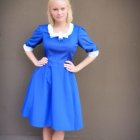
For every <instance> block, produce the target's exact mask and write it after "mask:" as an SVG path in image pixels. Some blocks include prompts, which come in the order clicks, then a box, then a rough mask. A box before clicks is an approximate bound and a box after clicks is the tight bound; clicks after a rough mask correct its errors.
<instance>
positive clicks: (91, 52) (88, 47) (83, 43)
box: [78, 26, 99, 58]
mask: <svg viewBox="0 0 140 140" xmlns="http://www.w3.org/2000/svg"><path fill="white" fill-rule="evenodd" d="M78 45H79V46H80V47H81V48H82V49H84V50H85V51H86V53H87V54H88V56H91V57H94V58H95V57H97V56H98V55H99V49H98V48H97V46H96V43H95V42H93V41H92V40H91V39H90V37H89V35H88V33H87V32H86V30H85V29H84V28H83V27H82V26H79V34H78Z"/></svg>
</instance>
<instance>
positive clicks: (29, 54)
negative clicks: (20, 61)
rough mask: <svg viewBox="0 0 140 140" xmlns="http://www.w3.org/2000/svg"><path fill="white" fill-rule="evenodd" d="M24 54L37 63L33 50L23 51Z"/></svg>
mask: <svg viewBox="0 0 140 140" xmlns="http://www.w3.org/2000/svg"><path fill="white" fill-rule="evenodd" d="M25 54H26V55H27V57H28V58H29V59H30V60H31V61H32V63H33V64H36V63H37V61H38V60H37V58H36V57H35V55H34V53H33V51H25Z"/></svg>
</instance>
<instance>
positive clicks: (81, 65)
mask: <svg viewBox="0 0 140 140" xmlns="http://www.w3.org/2000/svg"><path fill="white" fill-rule="evenodd" d="M98 55H99V51H95V52H92V53H90V54H89V55H88V56H87V57H86V58H85V59H84V60H83V61H81V62H80V63H79V64H78V65H77V66H75V65H74V64H73V63H72V62H71V61H66V63H65V64H64V67H66V69H67V70H68V71H70V72H79V71H80V70H82V69H83V68H84V67H86V66H87V65H89V64H90V63H91V62H92V61H94V60H95V59H96V57H97V56H98Z"/></svg>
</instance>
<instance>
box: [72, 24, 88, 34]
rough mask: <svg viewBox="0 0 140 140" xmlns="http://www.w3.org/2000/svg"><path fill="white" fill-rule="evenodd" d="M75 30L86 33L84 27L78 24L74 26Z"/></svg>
mask: <svg viewBox="0 0 140 140" xmlns="http://www.w3.org/2000/svg"><path fill="white" fill-rule="evenodd" d="M74 27H75V29H77V31H78V32H80V31H86V29H85V27H84V26H82V25H80V24H74Z"/></svg>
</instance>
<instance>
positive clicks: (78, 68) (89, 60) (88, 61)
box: [76, 56, 96, 71]
mask: <svg viewBox="0 0 140 140" xmlns="http://www.w3.org/2000/svg"><path fill="white" fill-rule="evenodd" d="M95 59H96V57H91V56H87V57H86V58H85V59H84V60H83V61H81V62H80V63H79V64H78V65H77V66H76V69H77V71H80V70H82V69H83V68H84V67H86V66H87V65H88V64H90V63H91V62H92V61H94V60H95Z"/></svg>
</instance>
